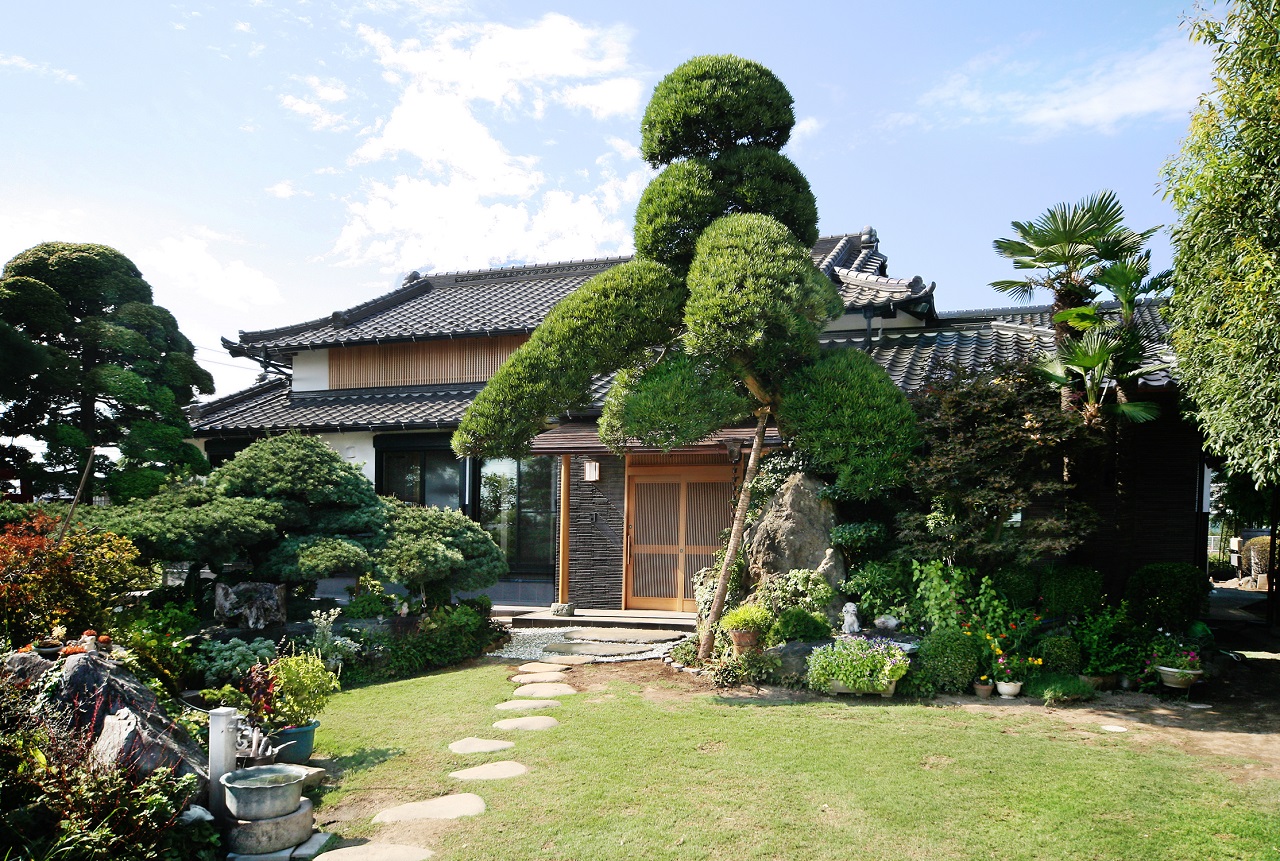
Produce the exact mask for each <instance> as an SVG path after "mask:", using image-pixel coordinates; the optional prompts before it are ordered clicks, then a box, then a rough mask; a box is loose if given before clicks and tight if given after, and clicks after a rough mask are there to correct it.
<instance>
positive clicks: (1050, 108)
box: [880, 33, 1213, 135]
mask: <svg viewBox="0 0 1280 861" xmlns="http://www.w3.org/2000/svg"><path fill="white" fill-rule="evenodd" d="M1212 73H1213V62H1212V56H1211V54H1210V52H1209V50H1208V49H1207V48H1205V47H1204V46H1202V45H1198V44H1195V43H1191V42H1189V41H1188V40H1187V38H1186V36H1185V35H1184V34H1180V33H1171V34H1167V35H1165V36H1164V37H1163V38H1162V39H1161V40H1160V41H1158V42H1157V43H1155V44H1154V45H1153V46H1151V47H1149V48H1147V49H1145V50H1130V51H1127V52H1125V53H1123V54H1118V55H1112V56H1106V57H1102V58H1100V59H1097V60H1096V61H1094V62H1093V63H1091V64H1089V65H1086V66H1082V67H1079V68H1076V69H1071V70H1068V71H1066V73H1065V74H1064V73H1063V70H1062V69H1061V68H1055V69H1054V70H1053V73H1052V77H1050V76H1049V75H1048V74H1046V69H1045V68H1044V67H1043V66H1042V65H1039V64H1033V63H1028V62H1018V61H1014V60H1010V59H1009V58H1008V57H1007V56H1006V55H1003V54H1001V55H982V56H980V57H976V58H974V60H972V61H970V63H968V64H966V65H965V67H963V68H962V69H960V70H959V71H956V72H953V73H951V74H950V75H949V76H948V77H947V79H946V80H945V81H944V82H943V83H942V84H940V85H939V86H937V87H935V88H933V89H932V90H930V91H929V92H927V93H925V94H924V95H923V96H921V98H920V100H919V102H920V107H921V108H923V109H925V110H924V112H923V113H924V114H925V115H926V116H920V115H919V114H916V113H909V112H908V113H900V114H893V115H890V116H889V117H886V118H885V119H883V120H882V121H881V123H880V125H881V126H882V127H895V126H896V127H902V126H907V125H924V126H927V125H929V124H930V121H931V120H936V121H938V122H941V123H948V124H953V125H957V124H958V125H963V124H968V123H1013V124H1016V125H1019V126H1022V127H1024V128H1029V129H1030V130H1032V131H1033V132H1034V133H1036V134H1041V135H1052V134H1058V133H1061V132H1064V131H1067V130H1069V129H1086V130H1092V131H1098V132H1103V133H1111V132H1113V131H1115V130H1116V129H1117V128H1118V127H1119V126H1120V125H1122V124H1124V123H1126V122H1129V121H1133V120H1138V119H1158V120H1168V119H1183V118H1185V117H1186V115H1187V114H1188V112H1189V111H1191V110H1192V109H1193V108H1194V107H1195V105H1196V103H1197V100H1198V99H1199V97H1200V94H1201V93H1203V92H1205V91H1206V90H1207V89H1208V88H1209V86H1210V84H1211V77H1212ZM1015 84H1016V85H1015Z"/></svg>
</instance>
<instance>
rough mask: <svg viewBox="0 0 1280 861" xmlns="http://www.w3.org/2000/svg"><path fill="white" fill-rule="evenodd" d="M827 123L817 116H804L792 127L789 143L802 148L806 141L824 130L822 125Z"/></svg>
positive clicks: (791, 145) (793, 147) (796, 147)
mask: <svg viewBox="0 0 1280 861" xmlns="http://www.w3.org/2000/svg"><path fill="white" fill-rule="evenodd" d="M824 125H826V123H824V122H823V121H822V120H820V119H818V118H817V117H802V118H800V120H798V121H797V122H796V124H795V126H794V127H793V128H792V129H791V138H790V140H789V141H788V145H789V146H790V147H791V148H792V149H800V148H802V147H803V146H804V142H805V141H807V140H809V139H810V138H812V137H814V136H816V135H817V134H818V132H820V131H822V127H823V126H824Z"/></svg>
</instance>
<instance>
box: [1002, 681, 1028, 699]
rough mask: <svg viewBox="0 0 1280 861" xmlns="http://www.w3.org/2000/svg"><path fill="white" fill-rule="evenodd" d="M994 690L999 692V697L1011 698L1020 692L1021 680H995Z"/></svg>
mask: <svg viewBox="0 0 1280 861" xmlns="http://www.w3.org/2000/svg"><path fill="white" fill-rule="evenodd" d="M996 690H998V691H999V692H1000V699H1002V700H1011V699H1013V698H1014V697H1016V696H1018V694H1020V693H1022V682H996Z"/></svg>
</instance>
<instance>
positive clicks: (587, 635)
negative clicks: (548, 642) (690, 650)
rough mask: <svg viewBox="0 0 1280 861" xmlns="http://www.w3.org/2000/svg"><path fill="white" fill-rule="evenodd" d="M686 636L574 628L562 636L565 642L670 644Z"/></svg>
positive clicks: (677, 633) (619, 629)
mask: <svg viewBox="0 0 1280 861" xmlns="http://www.w3.org/2000/svg"><path fill="white" fill-rule="evenodd" d="M687 636H689V632H688V631H669V630H668V631H660V630H649V629H646V628H575V629H573V630H572V631H570V632H569V633H567V634H565V635H564V637H565V639H566V640H592V641H594V642H598V643H670V642H671V641H673V640H683V639H684V638H685V637H687Z"/></svg>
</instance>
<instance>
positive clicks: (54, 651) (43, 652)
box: [36, 646, 62, 661]
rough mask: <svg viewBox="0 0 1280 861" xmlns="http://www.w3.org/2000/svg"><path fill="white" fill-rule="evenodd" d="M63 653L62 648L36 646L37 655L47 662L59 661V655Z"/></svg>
mask: <svg viewBox="0 0 1280 861" xmlns="http://www.w3.org/2000/svg"><path fill="white" fill-rule="evenodd" d="M61 651H62V646H36V654H37V655H39V656H40V657H42V658H44V659H45V660H46V661H56V660H58V653H59V652H61Z"/></svg>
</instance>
